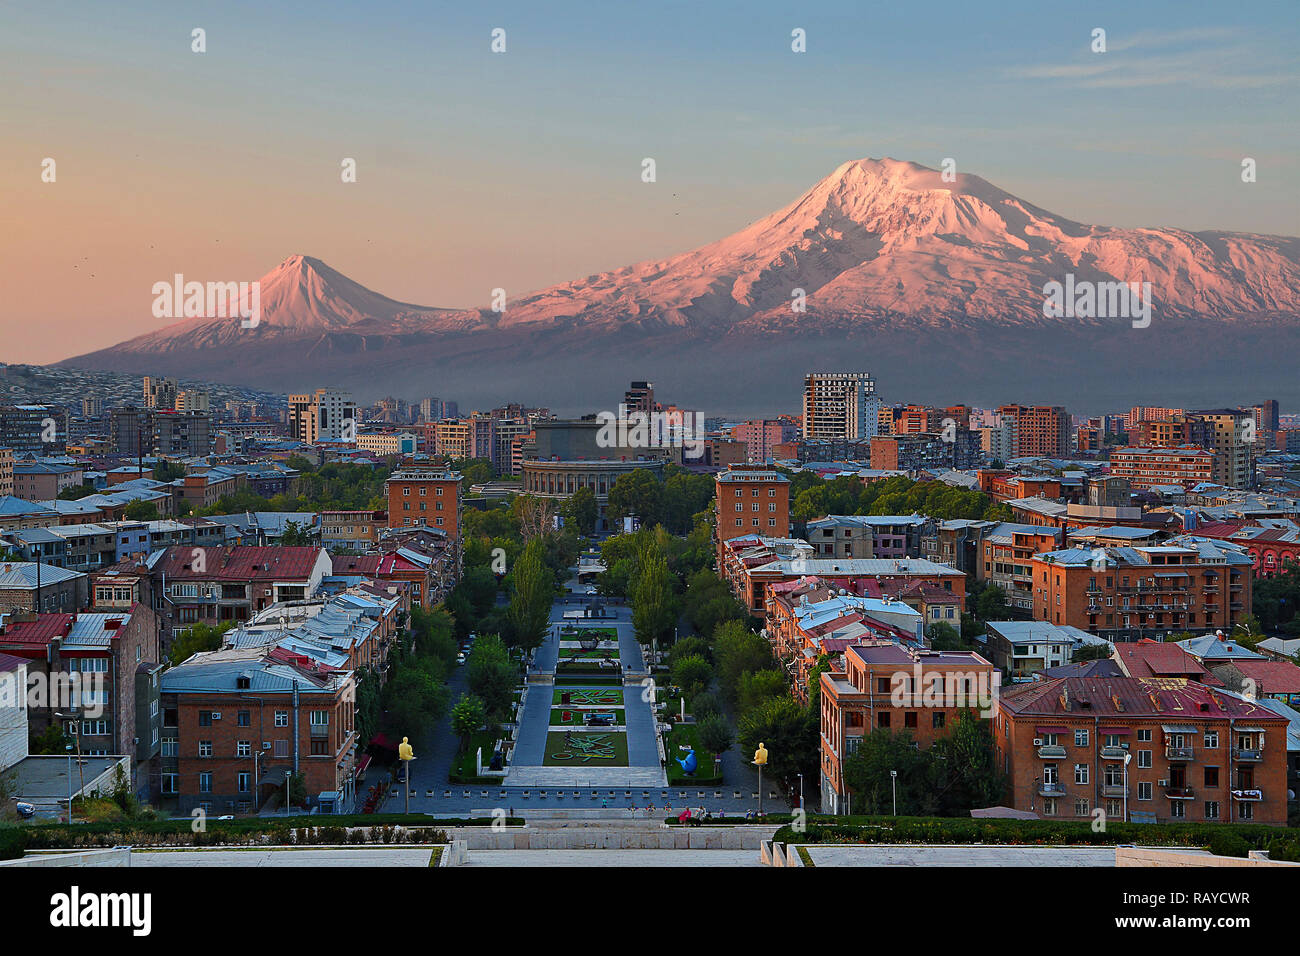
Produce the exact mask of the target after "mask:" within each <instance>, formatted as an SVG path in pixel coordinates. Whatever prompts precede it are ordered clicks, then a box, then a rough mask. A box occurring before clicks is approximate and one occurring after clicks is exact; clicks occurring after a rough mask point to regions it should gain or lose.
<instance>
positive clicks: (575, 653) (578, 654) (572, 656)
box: [560, 647, 618, 663]
mask: <svg viewBox="0 0 1300 956" xmlns="http://www.w3.org/2000/svg"><path fill="white" fill-rule="evenodd" d="M607 657H608V658H609V659H610V660H614V661H617V660H618V648H617V647H611V648H609V649H608V650H603V651H600V650H597V651H584V650H583V649H582V648H580V647H561V648H560V663H564V662H565V661H566V660H590V661H603V660H604V659H605V658H607Z"/></svg>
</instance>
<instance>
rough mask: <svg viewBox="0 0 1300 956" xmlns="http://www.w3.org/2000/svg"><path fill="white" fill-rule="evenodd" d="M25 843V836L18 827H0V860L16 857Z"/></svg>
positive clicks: (19, 854) (21, 853)
mask: <svg viewBox="0 0 1300 956" xmlns="http://www.w3.org/2000/svg"><path fill="white" fill-rule="evenodd" d="M26 845H27V840H26V837H25V836H23V831H22V830H21V829H20V828H18V827H0V860H16V859H18V858H19V857H20V856H22V855H23V848H24V847H25V846H26Z"/></svg>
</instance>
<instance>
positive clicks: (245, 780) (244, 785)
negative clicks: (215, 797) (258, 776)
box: [239, 773, 253, 793]
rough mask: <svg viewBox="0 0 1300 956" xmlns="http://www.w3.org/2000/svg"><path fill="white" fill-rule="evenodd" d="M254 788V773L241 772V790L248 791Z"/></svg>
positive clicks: (242, 791) (241, 791)
mask: <svg viewBox="0 0 1300 956" xmlns="http://www.w3.org/2000/svg"><path fill="white" fill-rule="evenodd" d="M252 789H253V775H252V774H251V773H241V774H240V775H239V792H240V793H248V792H249V791H250V790H252Z"/></svg>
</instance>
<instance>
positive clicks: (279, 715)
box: [275, 710, 289, 727]
mask: <svg viewBox="0 0 1300 956" xmlns="http://www.w3.org/2000/svg"><path fill="white" fill-rule="evenodd" d="M275 726H277V727H288V726H289V712H288V711H287V710H277V711H276V712H275Z"/></svg>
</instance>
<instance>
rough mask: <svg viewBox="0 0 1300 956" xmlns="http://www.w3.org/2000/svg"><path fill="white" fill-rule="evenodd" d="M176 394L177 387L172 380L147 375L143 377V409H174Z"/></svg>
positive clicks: (174, 380)
mask: <svg viewBox="0 0 1300 956" xmlns="http://www.w3.org/2000/svg"><path fill="white" fill-rule="evenodd" d="M176 392H177V385H176V379H174V378H153V377H152V376H149V375H146V376H145V377H144V407H145V408H165V409H172V408H175V407H176Z"/></svg>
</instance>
